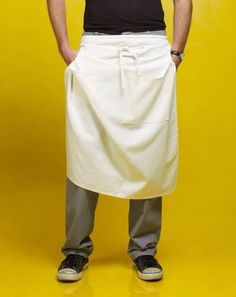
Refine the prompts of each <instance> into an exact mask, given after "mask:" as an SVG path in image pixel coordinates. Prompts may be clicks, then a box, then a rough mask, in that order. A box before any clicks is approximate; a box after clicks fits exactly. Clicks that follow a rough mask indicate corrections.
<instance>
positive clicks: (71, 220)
mask: <svg viewBox="0 0 236 297" xmlns="http://www.w3.org/2000/svg"><path fill="white" fill-rule="evenodd" d="M47 3H48V10H49V15H50V20H51V23H52V26H53V29H54V33H55V36H56V40H57V44H58V49H59V52H60V54H61V55H62V57H63V59H64V60H65V62H66V63H67V65H68V66H67V68H66V70H65V88H66V144H67V150H66V151H67V180H66V183H67V184H66V189H67V190H66V236H67V240H66V242H65V244H64V246H63V247H62V249H61V250H62V252H63V253H64V255H65V256H66V258H65V259H64V260H63V261H62V262H61V264H60V266H59V268H58V271H57V279H58V280H61V281H76V280H79V279H80V278H81V277H82V272H83V270H84V269H86V268H87V267H88V258H89V255H90V254H91V253H92V251H93V243H92V240H91V238H90V236H89V235H90V234H91V232H92V230H93V223H94V215H95V209H96V206H97V201H98V195H99V193H103V194H108V195H111V196H114V197H120V198H128V199H129V202H130V209H129V235H130V241H129V245H128V254H129V256H130V257H131V259H132V264H133V267H134V268H135V270H136V271H137V275H138V277H139V278H140V279H143V280H158V279H161V278H163V269H162V266H161V265H160V263H159V262H158V261H157V259H156V258H155V257H154V256H155V254H156V252H157V248H156V246H157V243H158V242H159V239H160V232H161V210H162V196H163V195H166V194H169V193H171V192H173V191H174V189H175V185H176V176H177V168H178V131H177V115H176V93H175V79H176V77H175V75H176V71H177V69H178V67H179V64H180V63H181V61H182V60H183V51H184V48H185V45H186V41H187V36H188V33H189V28H190V23H191V15H192V1H191V0H174V34H173V42H172V45H170V44H169V42H168V40H167V37H166V31H165V29H166V24H165V22H164V12H163V9H162V4H161V0H149V1H141V0H120V1H112V0H87V1H86V7H85V13H84V25H83V28H84V31H83V35H82V40H81V44H80V48H79V50H78V51H77V52H76V51H74V50H73V49H71V47H70V46H69V41H68V37H67V28H66V17H65V15H66V13H65V2H64V0H47Z"/></svg>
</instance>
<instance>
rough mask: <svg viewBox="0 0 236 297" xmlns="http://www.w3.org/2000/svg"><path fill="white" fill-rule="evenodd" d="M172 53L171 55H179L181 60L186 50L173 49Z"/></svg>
mask: <svg viewBox="0 0 236 297" xmlns="http://www.w3.org/2000/svg"><path fill="white" fill-rule="evenodd" d="M170 53H171V55H176V56H178V57H179V58H180V60H181V61H182V60H183V59H184V52H180V51H175V50H171V51H170Z"/></svg>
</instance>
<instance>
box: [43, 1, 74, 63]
mask: <svg viewBox="0 0 236 297" xmlns="http://www.w3.org/2000/svg"><path fill="white" fill-rule="evenodd" d="M47 7H48V14H49V18H50V22H51V25H52V28H53V32H54V35H55V38H56V41H57V47H58V50H59V52H60V54H61V55H62V57H63V59H64V61H65V62H66V63H67V65H68V64H70V63H71V62H72V61H73V60H74V58H75V56H76V52H75V51H74V50H73V49H71V47H70V45H69V40H68V34H67V23H66V6H65V0H47Z"/></svg>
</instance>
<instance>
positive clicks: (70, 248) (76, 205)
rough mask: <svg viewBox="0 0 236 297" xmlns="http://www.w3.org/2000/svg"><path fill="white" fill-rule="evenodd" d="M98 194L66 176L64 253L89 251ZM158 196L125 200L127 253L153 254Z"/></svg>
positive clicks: (158, 225)
mask: <svg viewBox="0 0 236 297" xmlns="http://www.w3.org/2000/svg"><path fill="white" fill-rule="evenodd" d="M98 197H99V193H96V192H93V191H90V190H86V189H84V188H81V187H79V186H77V185H75V184H74V183H72V182H71V181H70V179H69V178H67V179H66V241H65V243H64V245H63V247H62V249H61V251H62V252H63V254H64V255H68V254H79V255H83V256H85V257H88V256H89V255H90V254H91V253H92V251H93V247H94V245H93V242H92V239H91V237H90V234H91V233H92V230H93V227H94V217H95V210H96V207H97V203H98ZM161 211H162V197H161V196H160V197H156V198H152V199H141V200H140V199H130V200H129V215H128V219H129V236H130V240H129V242H128V250H127V252H128V255H129V256H130V257H131V258H132V259H135V258H136V257H138V256H141V255H155V254H156V253H157V244H158V242H159V240H160V233H161Z"/></svg>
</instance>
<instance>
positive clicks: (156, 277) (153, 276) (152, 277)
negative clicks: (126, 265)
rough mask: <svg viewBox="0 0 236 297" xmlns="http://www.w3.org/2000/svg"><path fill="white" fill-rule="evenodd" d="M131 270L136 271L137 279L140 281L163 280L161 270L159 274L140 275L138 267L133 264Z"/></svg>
mask: <svg viewBox="0 0 236 297" xmlns="http://www.w3.org/2000/svg"><path fill="white" fill-rule="evenodd" d="M132 264H133V268H134V269H135V270H136V272H137V274H138V277H139V278H140V279H142V280H160V279H162V278H163V275H164V273H163V270H162V271H159V272H154V273H142V272H140V271H139V270H138V267H137V266H136V264H135V263H134V262H132Z"/></svg>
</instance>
